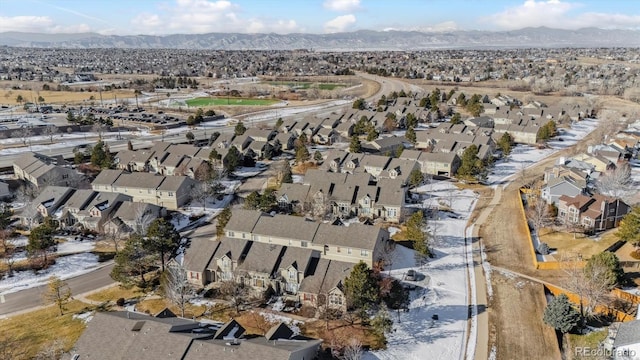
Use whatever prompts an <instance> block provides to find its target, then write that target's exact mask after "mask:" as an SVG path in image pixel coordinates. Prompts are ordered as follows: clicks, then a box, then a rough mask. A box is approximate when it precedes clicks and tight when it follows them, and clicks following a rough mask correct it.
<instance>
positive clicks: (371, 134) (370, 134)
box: [367, 125, 380, 141]
mask: <svg viewBox="0 0 640 360" xmlns="http://www.w3.org/2000/svg"><path fill="white" fill-rule="evenodd" d="M379 135H380V134H378V131H377V130H376V128H375V126H373V125H371V126H369V129H368V130H367V141H373V140H375V139H377V138H378V136H379Z"/></svg>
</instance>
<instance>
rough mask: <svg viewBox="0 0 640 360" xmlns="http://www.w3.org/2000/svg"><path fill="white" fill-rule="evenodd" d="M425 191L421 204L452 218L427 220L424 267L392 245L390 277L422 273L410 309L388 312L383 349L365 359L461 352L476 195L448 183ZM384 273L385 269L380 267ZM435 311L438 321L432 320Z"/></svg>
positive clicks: (457, 355)
mask: <svg viewBox="0 0 640 360" xmlns="http://www.w3.org/2000/svg"><path fill="white" fill-rule="evenodd" d="M417 191H418V192H423V193H426V192H427V191H429V195H431V196H427V199H425V200H424V205H425V206H433V205H438V204H439V203H440V202H443V203H446V204H447V205H449V202H450V203H451V209H452V211H453V212H454V214H453V216H451V214H448V213H446V212H438V215H437V216H436V219H434V220H430V221H429V227H430V230H431V233H435V239H434V240H433V241H432V250H433V252H434V253H435V254H436V257H435V258H434V259H430V260H429V261H428V263H427V264H426V265H424V266H417V265H416V260H415V255H414V251H413V250H410V249H408V248H405V247H403V246H397V247H396V250H395V253H394V255H393V256H392V265H391V270H390V273H391V276H393V277H395V278H397V279H402V278H403V276H404V274H405V273H406V272H407V270H409V269H414V270H416V271H417V272H418V273H420V274H422V275H424V276H422V277H420V278H419V280H418V281H417V282H416V285H417V288H416V290H413V291H412V292H411V303H410V305H409V312H400V314H399V317H400V320H398V313H397V312H392V314H391V315H392V318H393V320H394V324H393V331H392V332H391V333H390V334H388V335H387V340H388V347H387V349H386V350H381V351H374V352H369V353H367V354H366V355H365V357H364V358H365V359H427V358H428V359H447V360H450V359H459V358H462V357H463V356H464V346H465V341H466V329H467V316H468V311H469V308H468V296H469V294H468V293H467V268H466V263H467V260H468V258H467V256H466V254H465V240H464V238H465V227H466V222H467V219H468V218H469V215H470V213H471V211H472V210H473V207H474V206H475V201H476V199H477V196H476V194H475V193H474V192H473V191H471V190H459V189H457V188H456V187H455V186H454V185H453V184H451V183H449V182H438V183H434V184H430V185H425V186H423V187H422V188H419V189H418V190H417ZM385 273H387V272H386V271H385ZM434 315H437V317H438V320H434Z"/></svg>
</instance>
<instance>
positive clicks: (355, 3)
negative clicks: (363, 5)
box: [322, 0, 360, 12]
mask: <svg viewBox="0 0 640 360" xmlns="http://www.w3.org/2000/svg"><path fill="white" fill-rule="evenodd" d="M322 5H323V6H324V7H325V9H329V10H331V11H339V12H349V11H354V10H358V9H360V0H325V2H324V4H322Z"/></svg>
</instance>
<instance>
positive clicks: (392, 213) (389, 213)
mask: <svg viewBox="0 0 640 360" xmlns="http://www.w3.org/2000/svg"><path fill="white" fill-rule="evenodd" d="M387 216H388V217H392V218H394V217H396V216H397V214H396V209H387Z"/></svg>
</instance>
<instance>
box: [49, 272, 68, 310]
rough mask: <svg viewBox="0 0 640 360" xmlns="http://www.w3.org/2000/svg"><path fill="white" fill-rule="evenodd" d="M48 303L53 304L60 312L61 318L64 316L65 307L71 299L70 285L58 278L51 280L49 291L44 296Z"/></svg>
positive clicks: (51, 278) (53, 277) (52, 277)
mask: <svg viewBox="0 0 640 360" xmlns="http://www.w3.org/2000/svg"><path fill="white" fill-rule="evenodd" d="M43 297H44V300H45V302H46V303H50V302H53V303H55V304H56V306H57V307H58V310H60V316H62V315H64V310H65V308H64V307H65V305H66V304H67V303H68V302H69V299H71V289H70V288H69V285H68V284H67V283H66V282H65V281H63V280H61V279H60V278H59V277H57V276H51V277H50V278H49V283H48V288H47V291H46V292H45V293H44V295H43Z"/></svg>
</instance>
